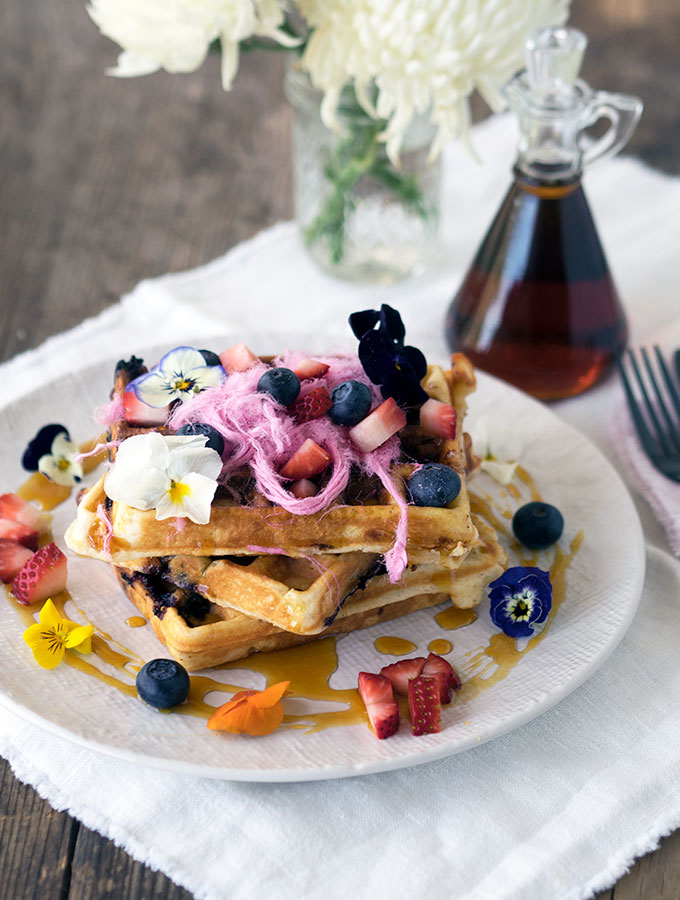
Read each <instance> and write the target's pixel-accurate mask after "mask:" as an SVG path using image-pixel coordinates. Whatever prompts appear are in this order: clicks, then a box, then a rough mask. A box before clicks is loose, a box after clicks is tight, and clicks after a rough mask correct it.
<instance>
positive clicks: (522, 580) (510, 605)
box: [489, 566, 552, 637]
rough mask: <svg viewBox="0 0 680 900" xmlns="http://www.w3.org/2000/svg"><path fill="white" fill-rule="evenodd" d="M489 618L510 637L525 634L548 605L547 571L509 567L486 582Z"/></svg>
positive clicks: (545, 614) (543, 616)
mask: <svg viewBox="0 0 680 900" xmlns="http://www.w3.org/2000/svg"><path fill="white" fill-rule="evenodd" d="M489 601H490V609H489V612H490V615H491V620H492V622H493V623H494V625H496V626H497V627H498V628H501V629H502V630H503V631H504V632H505V634H508V635H510V636H511V637H528V636H530V635H532V634H533V633H534V627H535V626H536V625H540V624H541V623H542V622H545V620H546V619H547V618H548V614H549V612H550V610H551V608H552V585H551V584H550V574H549V573H548V572H544V571H543V570H542V569H538V568H536V567H535V566H513V567H512V568H510V569H508V570H507V571H506V572H504V573H503V574H502V575H501V577H500V578H497V579H496V580H495V581H492V582H491V584H490V585H489Z"/></svg>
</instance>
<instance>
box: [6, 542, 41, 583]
mask: <svg viewBox="0 0 680 900" xmlns="http://www.w3.org/2000/svg"><path fill="white" fill-rule="evenodd" d="M32 556H33V551H32V550H29V549H28V547H24V546H22V545H21V544H17V543H16V541H8V540H6V539H5V538H0V579H2V581H3V582H4V584H9V583H10V581H14V579H15V578H16V576H17V575H18V573H19V570H20V569H21V567H22V566H23V565H24V563H26V562H28V560H29V559H30V558H31V557H32Z"/></svg>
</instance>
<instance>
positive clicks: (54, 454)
mask: <svg viewBox="0 0 680 900" xmlns="http://www.w3.org/2000/svg"><path fill="white" fill-rule="evenodd" d="M79 452H80V451H79V450H78V447H77V446H76V445H75V444H74V443H73V441H72V440H71V439H70V438H69V436H68V435H67V434H66V433H65V432H63V431H62V432H61V433H60V434H58V435H57V436H56V437H55V439H54V440H53V441H52V446H51V448H50V452H49V453H46V454H45V456H41V457H40V459H39V460H38V471H39V472H42V474H43V475H44V476H45V478H49V479H50V481H54V482H56V484H61V485H63V486H64V487H72V486H73V485H74V484H77V483H78V482H79V481H80V480H81V478H82V477H83V467H82V465H81V464H80V463H79V462H76V461H75V457H76V456H77V455H78V453H79Z"/></svg>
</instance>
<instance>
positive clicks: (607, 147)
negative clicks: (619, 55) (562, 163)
mask: <svg viewBox="0 0 680 900" xmlns="http://www.w3.org/2000/svg"><path fill="white" fill-rule="evenodd" d="M642 107H643V103H642V100H640V98H639V97H631V96H629V95H627V94H612V93H610V92H609V91H596V92H595V94H594V95H593V98H592V101H591V103H590V104H589V106H588V114H587V117H586V120H585V122H584V126H583V127H584V128H588V127H590V126H591V125H594V124H595V122H598V121H599V120H600V119H609V122H610V125H609V128H608V129H607V130H606V131H605V133H604V134H603V135H602V137H599V138H596V139H593V138H590V137H588V135H586V134H581V148H582V150H583V164H584V166H591V165H592V164H593V163H596V162H597V163H599V162H602V161H603V160H605V159H609V157H611V156H614V154H615V153H618V152H619V150H620V149H621V148H622V147H623V146H624V144H626V143H628V140H629V139H630V136H631V135H632V133H633V131H634V129H635V126H636V125H637V123H638V121H639V119H640V116H641V115H642Z"/></svg>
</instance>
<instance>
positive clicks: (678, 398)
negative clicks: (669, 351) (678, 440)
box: [654, 344, 680, 416]
mask: <svg viewBox="0 0 680 900" xmlns="http://www.w3.org/2000/svg"><path fill="white" fill-rule="evenodd" d="M654 353H655V354H656V361H657V363H658V364H659V368H660V369H661V372H662V374H663V377H664V381H665V382H666V387H667V388H668V393H669V394H670V397H671V400H672V401H673V406H674V407H675V411H676V413H677V414H678V416H680V394H678V392H677V389H676V387H675V385H674V384H673V379H672V377H671V373H670V372H669V370H668V366H667V365H666V360H665V359H664V358H663V355H662V353H661V348H660V347H659V345H658V344H656V345H655V346H654ZM678 378H680V370H679V373H678Z"/></svg>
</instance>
